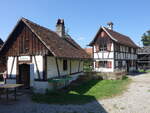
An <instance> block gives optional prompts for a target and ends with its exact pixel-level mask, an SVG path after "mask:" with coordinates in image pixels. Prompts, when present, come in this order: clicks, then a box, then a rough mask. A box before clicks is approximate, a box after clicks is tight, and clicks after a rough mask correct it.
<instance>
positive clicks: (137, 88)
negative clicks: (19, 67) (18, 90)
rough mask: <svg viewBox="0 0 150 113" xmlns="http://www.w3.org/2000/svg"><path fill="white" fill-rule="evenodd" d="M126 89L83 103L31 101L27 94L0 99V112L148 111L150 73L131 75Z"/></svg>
mask: <svg viewBox="0 0 150 113" xmlns="http://www.w3.org/2000/svg"><path fill="white" fill-rule="evenodd" d="M131 79H133V82H132V83H131V85H130V86H129V88H128V90H127V91H126V92H125V93H124V94H122V95H120V96H117V97H114V98H111V99H104V100H99V101H95V102H91V103H88V104H84V105H48V104H38V103H33V102H31V100H30V99H29V98H28V95H23V96H21V97H19V101H17V102H15V101H10V102H6V101H4V100H3V101H2V100H0V113H150V107H149V105H150V73H149V74H141V75H139V76H134V77H131Z"/></svg>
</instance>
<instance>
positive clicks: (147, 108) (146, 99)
mask: <svg viewBox="0 0 150 113" xmlns="http://www.w3.org/2000/svg"><path fill="white" fill-rule="evenodd" d="M131 79H132V80H133V82H132V83H131V85H130V86H129V88H128V90H127V91H126V92H125V93H124V94H123V95H120V96H117V97H114V98H112V99H105V100H102V101H99V102H100V103H101V104H102V106H103V107H104V109H105V110H106V111H107V112H109V113H150V73H147V74H141V75H137V76H134V77H131Z"/></svg>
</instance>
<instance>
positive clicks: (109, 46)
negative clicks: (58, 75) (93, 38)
mask: <svg viewBox="0 0 150 113" xmlns="http://www.w3.org/2000/svg"><path fill="white" fill-rule="evenodd" d="M111 45H112V44H111V43H108V44H107V50H108V51H111Z"/></svg>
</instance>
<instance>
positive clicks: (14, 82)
mask: <svg viewBox="0 0 150 113" xmlns="http://www.w3.org/2000/svg"><path fill="white" fill-rule="evenodd" d="M6 83H8V84H16V79H6Z"/></svg>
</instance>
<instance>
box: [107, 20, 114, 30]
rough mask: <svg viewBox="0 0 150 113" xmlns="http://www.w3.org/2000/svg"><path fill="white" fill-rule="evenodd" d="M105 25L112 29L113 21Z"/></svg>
mask: <svg viewBox="0 0 150 113" xmlns="http://www.w3.org/2000/svg"><path fill="white" fill-rule="evenodd" d="M107 25H108V29H110V30H113V25H114V23H113V22H108V23H107Z"/></svg>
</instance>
